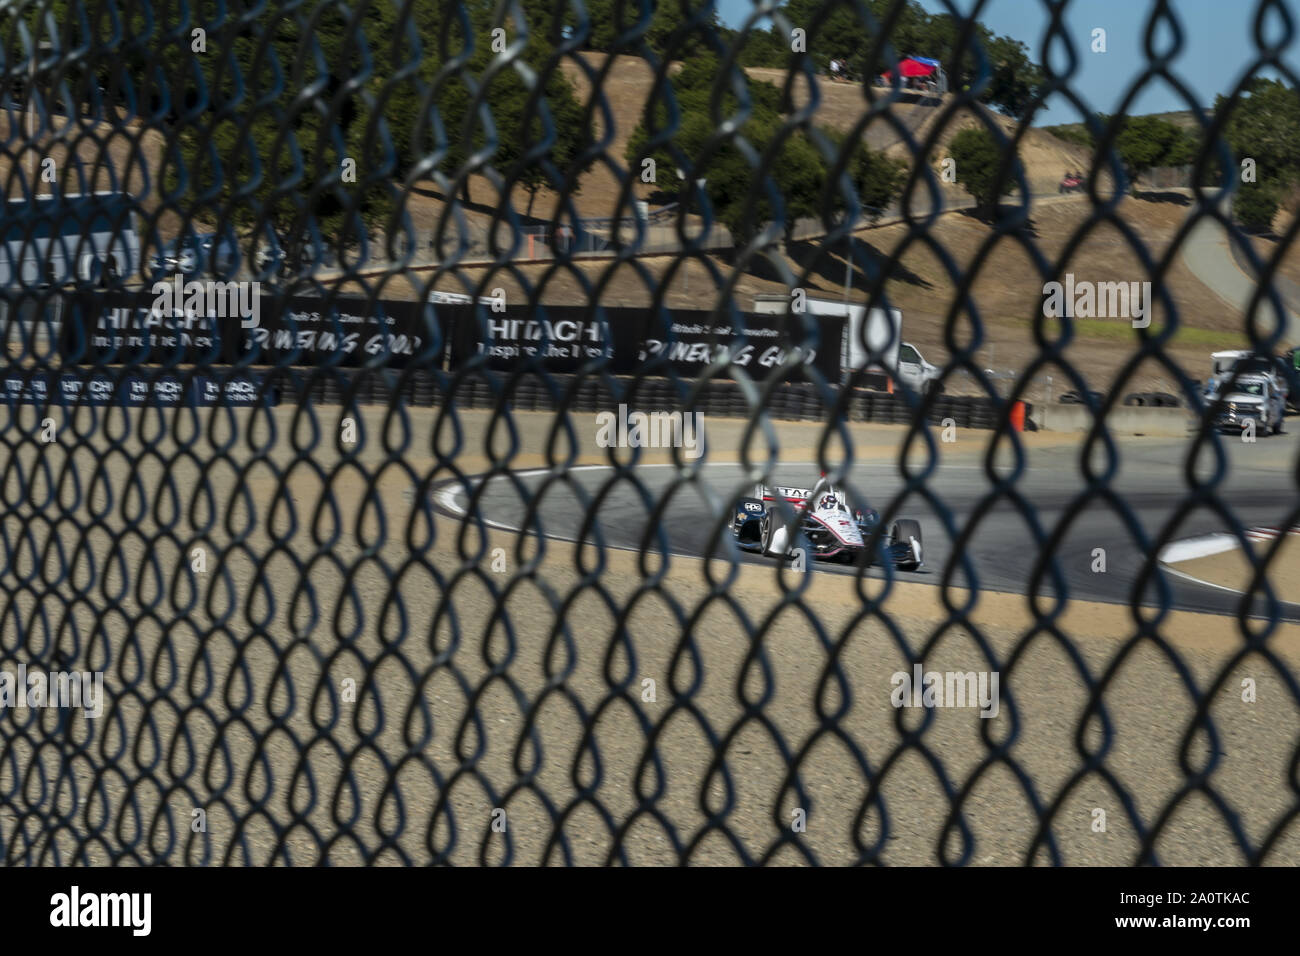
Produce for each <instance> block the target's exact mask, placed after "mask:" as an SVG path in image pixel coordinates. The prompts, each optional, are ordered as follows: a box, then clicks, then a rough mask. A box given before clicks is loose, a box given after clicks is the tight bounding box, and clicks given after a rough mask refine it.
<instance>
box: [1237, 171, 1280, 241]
mask: <svg viewBox="0 0 1300 956" xmlns="http://www.w3.org/2000/svg"><path fill="white" fill-rule="evenodd" d="M1278 205H1279V190H1278V189H1277V188H1276V187H1275V186H1273V185H1271V184H1268V183H1258V182H1254V183H1243V184H1242V186H1241V189H1240V190H1239V191H1238V192H1237V195H1236V196H1235V197H1234V198H1233V201H1232V214H1233V216H1234V217H1235V218H1236V220H1237V221H1238V222H1239V223H1241V224H1242V225H1243V226H1245V227H1246V228H1247V229H1250V230H1252V231H1255V232H1271V231H1272V229H1273V217H1274V216H1276V215H1277V207H1278Z"/></svg>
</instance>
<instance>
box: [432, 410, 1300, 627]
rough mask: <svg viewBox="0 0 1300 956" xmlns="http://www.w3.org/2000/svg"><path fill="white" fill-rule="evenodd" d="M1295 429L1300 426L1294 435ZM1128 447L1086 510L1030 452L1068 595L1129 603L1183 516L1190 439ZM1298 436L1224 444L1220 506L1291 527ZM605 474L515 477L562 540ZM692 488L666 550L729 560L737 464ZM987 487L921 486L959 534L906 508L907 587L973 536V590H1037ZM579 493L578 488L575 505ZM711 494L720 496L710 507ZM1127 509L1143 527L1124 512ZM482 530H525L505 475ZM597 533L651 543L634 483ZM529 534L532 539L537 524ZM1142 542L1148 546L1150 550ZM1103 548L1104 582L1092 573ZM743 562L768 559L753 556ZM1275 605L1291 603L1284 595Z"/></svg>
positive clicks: (1251, 522)
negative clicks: (913, 528) (915, 534)
mask: <svg viewBox="0 0 1300 956" xmlns="http://www.w3.org/2000/svg"><path fill="white" fill-rule="evenodd" d="M1292 427H1293V430H1294V431H1296V432H1300V426H1294V425H1293V426H1292ZM1120 441H1121V445H1120V453H1119V457H1120V462H1121V465H1120V469H1119V472H1118V474H1117V476H1116V478H1115V480H1114V481H1113V482H1112V483H1111V485H1110V488H1111V489H1112V490H1113V492H1114V499H1115V501H1114V502H1112V501H1109V500H1107V499H1106V497H1105V496H1104V495H1101V494H1094V495H1092V496H1091V500H1088V496H1086V495H1085V493H1084V486H1083V479H1082V477H1081V469H1080V462H1079V454H1080V453H1079V451H1078V450H1077V448H1075V449H1052V450H1050V451H1049V450H1036V451H1035V452H1033V453H1032V454H1033V457H1032V458H1031V459H1030V467H1029V468H1028V469H1027V471H1026V473H1025V474H1024V475H1022V476H1021V478H1020V479H1019V480H1018V481H1016V483H1015V485H1014V489H1015V492H1016V494H1018V495H1020V496H1022V498H1023V502H1024V504H1025V506H1026V509H1027V512H1028V514H1029V515H1030V516H1031V517H1032V518H1034V519H1035V520H1036V521H1037V522H1038V525H1039V529H1040V531H1039V533H1040V534H1041V535H1043V536H1044V539H1046V538H1047V537H1050V536H1051V535H1053V534H1057V533H1058V532H1062V529H1064V531H1063V538H1062V540H1061V541H1060V542H1059V544H1058V545H1057V546H1056V547H1055V549H1054V552H1055V555H1056V568H1057V570H1058V571H1059V574H1060V575H1061V577H1062V579H1063V580H1064V582H1065V590H1066V593H1067V595H1068V596H1069V597H1070V598H1076V599H1085V600H1096V601H1106V602H1112V603H1121V604H1127V603H1129V600H1130V597H1131V594H1132V589H1133V587H1134V586H1135V583H1136V581H1137V579H1138V577H1139V576H1140V574H1141V573H1142V571H1143V568H1144V567H1145V566H1146V565H1147V564H1148V562H1149V560H1150V559H1149V553H1150V547H1151V545H1152V544H1153V543H1154V542H1155V541H1156V540H1157V539H1158V538H1159V537H1160V536H1161V535H1162V534H1163V533H1164V531H1165V529H1166V526H1167V525H1168V523H1169V522H1170V521H1171V520H1173V518H1174V516H1175V514H1176V513H1177V511H1178V509H1180V508H1182V507H1183V506H1184V502H1185V501H1186V499H1187V481H1186V478H1185V476H1184V474H1183V472H1184V469H1185V459H1186V457H1187V454H1188V450H1189V448H1190V444H1189V442H1190V439H1188V440H1183V439H1169V438H1127V439H1122V440H1120ZM1297 443H1298V438H1297V434H1286V435H1281V436H1273V437H1267V438H1260V439H1259V440H1258V441H1256V442H1255V443H1254V444H1247V443H1244V442H1242V441H1240V440H1239V439H1236V438H1232V437H1229V436H1225V437H1224V438H1223V440H1222V447H1223V448H1224V450H1225V455H1226V458H1225V461H1226V462H1227V464H1228V472H1227V475H1226V477H1225V479H1224V481H1223V482H1222V484H1221V486H1220V489H1219V490H1220V497H1221V499H1222V500H1223V501H1224V502H1226V503H1227V504H1228V505H1229V506H1230V507H1231V509H1232V511H1233V513H1234V514H1235V516H1236V517H1237V518H1238V519H1239V520H1240V521H1241V522H1242V523H1243V525H1244V526H1246V527H1253V526H1261V525H1265V526H1269V525H1279V524H1281V523H1283V522H1285V521H1286V520H1287V518H1288V515H1289V511H1290V510H1291V509H1292V508H1294V507H1295V505H1296V501H1297V495H1296V488H1297V479H1296V476H1295V471H1294V461H1295V457H1296V450H1297ZM1202 460H1203V463H1204V466H1205V470H1203V471H1202V472H1201V474H1202V476H1203V477H1205V476H1208V475H1209V474H1211V468H1212V465H1213V454H1212V453H1211V452H1209V451H1208V450H1207V451H1206V453H1205V454H1204V455H1203V456H1202ZM611 474H612V471H611V469H610V468H608V467H605V466H595V467H592V466H588V467H583V468H579V469H575V470H574V471H573V472H572V473H571V476H570V481H569V482H562V481H555V480H553V478H552V476H551V473H550V472H547V471H544V470H543V471H532V472H521V473H519V474H518V476H517V477H519V478H520V480H521V481H522V483H523V486H524V487H525V488H527V489H528V497H529V498H530V499H531V498H532V497H533V496H535V495H536V494H537V490H538V489H539V488H541V487H542V486H543V485H544V484H546V483H547V481H548V478H551V481H550V483H549V485H548V486H547V489H546V491H545V494H544V496H543V499H542V505H541V507H540V509H539V515H540V525H541V527H540V530H541V531H542V533H544V534H546V535H548V536H552V537H556V538H561V539H565V540H575V539H576V538H578V537H580V536H581V537H584V538H590V537H591V535H590V534H581V535H580V532H581V530H582V525H583V521H584V520H586V518H587V514H588V512H589V510H590V504H589V503H590V502H591V500H592V499H593V498H594V497H595V495H596V494H597V493H598V492H599V491H600V489H601V488H602V486H604V485H605V484H606V483H607V482H608V481H609V480H610V477H611ZM676 474H677V473H676V471H675V469H674V468H673V467H672V466H665V465H642V466H638V469H637V477H638V479H639V480H640V481H641V482H642V484H643V485H644V487H645V489H646V490H647V491H648V493H649V495H650V498H651V499H652V502H657V501H658V500H659V499H660V498H661V497H662V492H663V490H664V489H665V488H666V486H667V485H668V484H670V483H671V482H672V481H674V479H675V475H676ZM701 474H702V477H701V479H700V480H699V481H698V482H691V483H688V484H683V486H682V487H681V488H680V489H679V490H678V492H677V493H676V495H674V497H673V500H672V502H671V504H670V505H669V506H668V508H667V509H666V512H665V518H664V520H663V521H662V522H661V528H662V534H663V536H664V540H665V541H666V544H667V547H668V548H669V549H670V550H671V551H673V552H675V553H680V554H688V555H702V554H713V555H719V556H725V555H726V554H727V553H729V550H728V549H729V545H728V544H727V542H726V541H725V540H721V541H720V540H718V539H717V538H716V537H714V534H715V531H716V519H717V515H718V514H719V509H721V508H722V507H724V506H725V505H726V503H727V502H729V501H731V500H734V498H735V497H736V496H737V495H743V494H748V491H747V490H746V489H747V488H748V487H749V483H748V482H747V481H746V480H745V479H744V477H743V472H742V471H741V469H740V467H739V466H738V465H736V464H733V463H728V462H725V461H719V462H713V463H708V464H707V465H706V466H705V468H704V469H703V471H702V473H701ZM816 478H817V466H816V465H814V464H811V463H808V464H802V463H799V462H794V463H790V464H786V463H784V462H783V463H781V464H780V465H779V466H778V467H777V469H776V470H775V472H774V474H773V476H772V480H773V483H776V484H790V485H796V486H801V487H810V486H811V485H812V484H814V483H815V481H816ZM850 481H851V483H852V484H853V485H855V486H856V487H857V488H858V489H860V490H862V491H864V492H865V493H866V495H867V496H868V499H869V502H870V504H871V505H872V506H873V507H876V508H878V509H879V510H880V511H881V512H882V513H884V512H885V511H886V509H887V508H888V507H889V506H890V505H891V504H892V503H893V502H894V500H895V499H896V498H897V496H898V495H899V494H900V493H901V492H902V490H903V487H904V481H903V479H902V478H901V477H900V475H899V470H898V464H897V462H896V461H872V462H862V463H859V464H857V465H855V466H854V467H853V469H852V471H851V474H850ZM990 487H991V486H990V481H989V478H988V476H987V474H986V473H985V471H984V467H983V466H982V465H981V464H979V463H978V459H975V458H966V459H958V460H956V461H953V462H945V463H943V464H941V465H940V467H939V468H938V470H937V471H936V473H935V475H934V476H933V478H932V479H931V480H930V481H928V482H927V489H928V491H930V492H932V493H933V494H934V495H935V497H936V498H937V499H938V500H939V501H940V502H941V503H942V504H943V505H944V506H945V507H946V508H948V509H950V510H951V518H952V521H953V529H954V530H955V532H956V534H955V535H954V534H953V533H950V532H949V531H948V529H947V528H946V527H945V522H944V520H943V518H942V517H941V516H940V514H939V513H938V512H937V511H936V510H935V509H934V508H932V507H931V506H930V504H929V503H928V502H927V501H926V500H925V499H924V498H923V497H921V496H920V495H919V494H913V495H912V496H911V497H910V498H909V499H908V500H907V501H906V503H905V504H904V506H902V507H900V508H899V510H898V513H897V516H898V517H915V518H918V519H919V520H920V522H921V527H922V533H923V535H924V543H925V557H926V568H924V569H923V570H922V571H920V572H917V573H914V574H907V573H903V574H900V579H901V580H915V581H922V582H928V583H934V584H938V583H940V581H941V580H942V579H943V576H944V575H945V573H948V572H947V568H948V566H949V563H950V562H951V561H952V559H953V557H954V551H955V540H956V537H957V536H960V535H961V534H962V533H963V532H967V531H968V529H970V530H969V540H968V542H967V544H966V546H965V548H964V551H965V553H966V555H967V556H968V557H969V558H970V559H971V561H972V562H973V566H974V572H975V575H976V579H977V583H978V585H979V587H980V588H982V589H989V590H994V591H1009V592H1017V593H1024V592H1028V591H1030V590H1031V589H1032V588H1031V585H1032V582H1033V580H1034V572H1035V567H1036V565H1037V564H1038V563H1039V561H1040V559H1041V556H1042V554H1043V552H1044V551H1045V550H1048V549H1046V548H1040V547H1039V546H1037V545H1036V544H1035V540H1036V538H1035V533H1034V531H1033V529H1032V527H1031V525H1030V523H1029V521H1028V520H1027V519H1026V516H1025V513H1024V512H1022V511H1021V510H1020V509H1019V508H1017V506H1016V505H1015V504H1014V503H1013V502H1012V500H1011V498H1010V496H1009V495H1002V496H1000V497H997V498H993V499H990ZM575 488H576V489H580V490H581V497H580V495H579V493H578V492H577V491H575ZM706 495H708V496H711V497H712V498H713V503H712V504H710V503H709V502H708V501H707V500H706V497H705V496H706ZM453 500H454V502H455V507H453V508H451V510H452V511H456V510H459V509H460V508H463V507H464V506H465V500H466V499H465V495H464V493H463V492H458V491H457V489H456V488H455V487H454V486H446V487H445V488H444V491H443V494H442V496H441V502H442V504H443V505H444V506H446V505H448V504H450V503H451V502H452V501H453ZM1080 501H1087V503H1086V504H1085V505H1084V507H1083V510H1082V511H1080V512H1079V513H1078V514H1077V515H1076V516H1075V517H1074V519H1073V521H1072V522H1070V523H1069V525H1068V526H1067V525H1066V521H1067V515H1068V513H1069V512H1070V510H1071V508H1073V507H1075V506H1076V505H1077V504H1078V503H1079V502H1080ZM1121 507H1127V508H1128V509H1129V510H1130V511H1131V517H1132V519H1133V520H1135V521H1136V525H1134V524H1132V523H1131V522H1130V519H1129V518H1128V517H1126V516H1125V515H1123V514H1122V512H1121V510H1120V508H1121ZM480 508H481V515H482V517H483V518H484V519H486V520H488V521H490V522H492V523H494V524H496V525H498V526H502V527H507V528H509V529H511V530H517V529H519V528H520V527H521V526H522V525H523V524H524V523H525V515H526V511H527V509H526V502H525V501H524V500H523V498H522V497H521V494H520V492H519V491H518V490H516V488H515V487H514V486H513V484H512V483H511V482H509V481H507V480H506V479H504V478H497V479H493V480H492V481H491V482H490V483H489V486H488V488H487V489H486V490H485V491H484V492H483V495H482V497H481V502H480ZM595 514H596V517H597V519H598V521H599V533H600V535H601V536H602V538H603V540H604V542H605V543H606V544H607V545H612V546H614V547H619V548H627V549H630V550H639V549H640V548H641V542H642V539H643V537H644V536H645V534H646V530H647V525H648V516H649V507H648V506H647V505H645V504H643V503H642V497H641V495H640V494H639V493H638V492H637V491H636V490H635V489H634V487H633V486H632V485H631V484H630V483H628V482H620V483H619V484H618V485H617V486H616V487H615V488H614V489H613V490H611V491H610V492H609V493H608V494H607V495H606V496H605V498H604V499H603V501H602V502H601V504H600V506H599V508H598V509H597V510H596V512H595ZM530 530H532V531H536V530H538V529H537V528H536V527H535V526H534V527H531V528H530ZM1229 530H1231V528H1230V527H1229V526H1228V525H1227V524H1225V522H1224V521H1223V519H1222V518H1221V517H1220V516H1219V515H1218V514H1216V513H1215V512H1213V511H1210V510H1209V509H1207V508H1203V507H1202V508H1198V509H1196V510H1195V511H1193V512H1191V513H1189V514H1188V515H1186V516H1185V518H1184V519H1183V520H1182V522H1181V524H1180V525H1178V527H1177V529H1176V530H1175V531H1174V533H1173V534H1172V535H1170V537H1169V540H1178V539H1182V538H1187V537H1191V536H1195V535H1200V534H1207V533H1211V532H1215V531H1229ZM1142 536H1145V542H1146V544H1145V545H1144V544H1143V543H1142ZM1096 549H1103V551H1104V560H1105V571H1104V572H1097V571H1094V570H1093V568H1094V565H1095V564H1099V559H1100V558H1101V557H1102V554H1100V553H1098V552H1097V551H1096ZM740 559H741V560H745V561H763V560H765V559H763V558H761V557H759V556H756V555H750V554H742V555H741V558H740ZM817 567H818V569H819V570H820V571H824V572H829V573H850V574H851V573H854V572H855V569H854V568H853V567H851V566H846V565H839V564H833V563H829V562H820V563H818V565H817ZM871 573H872V574H873V575H876V576H883V573H884V572H883V571H882V570H880V569H878V568H873V569H872V571H871ZM954 573H955V574H956V575H957V576H956V577H954V578H953V583H954V584H957V585H965V584H967V583H968V582H967V581H966V579H965V577H964V575H963V573H962V571H961V568H960V564H959V565H958V567H957V568H956V569H954ZM1044 574H1045V575H1046V576H1045V577H1044V578H1043V580H1042V581H1041V584H1040V586H1039V587H1038V588H1037V590H1039V591H1040V592H1041V593H1044V594H1053V593H1055V589H1054V588H1053V586H1052V578H1051V574H1052V571H1051V568H1050V566H1049V567H1048V568H1046V569H1044ZM1163 578H1164V580H1165V581H1166V582H1167V584H1168V586H1169V588H1170V595H1171V599H1172V604H1173V606H1175V607H1177V608H1179V609H1182V610H1191V611H1208V612H1214V613H1219V614H1235V613H1236V612H1237V609H1238V607H1239V605H1240V601H1241V597H1240V595H1238V594H1237V593H1235V592H1232V591H1228V590H1224V589H1220V588H1215V587H1212V586H1208V585H1204V584H1201V583H1198V582H1196V581H1193V580H1189V579H1187V578H1183V577H1179V576H1177V575H1174V574H1164V575H1163ZM1157 587H1158V585H1157V584H1155V583H1151V584H1150V585H1149V586H1148V588H1147V589H1146V591H1145V592H1144V595H1143V598H1144V603H1150V604H1159V603H1161V601H1160V597H1159V592H1158V591H1157V590H1156V588H1157ZM1278 597H1279V598H1282V597H1285V595H1279V596H1278ZM1253 613H1257V614H1267V613H1268V611H1267V607H1266V605H1265V603H1264V599H1263V598H1262V596H1261V597H1259V598H1257V600H1256V602H1255V604H1254V607H1253ZM1280 613H1281V615H1282V616H1283V617H1285V618H1286V619H1288V620H1300V605H1294V604H1286V605H1284V606H1282V607H1281V608H1280Z"/></svg>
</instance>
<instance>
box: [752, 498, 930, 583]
mask: <svg viewBox="0 0 1300 956" xmlns="http://www.w3.org/2000/svg"><path fill="white" fill-rule="evenodd" d="M778 498H781V499H784V500H785V501H788V502H789V503H790V504H791V505H792V506H793V507H794V509H795V512H796V513H797V514H798V515H799V517H800V521H801V530H802V532H803V536H804V537H806V538H807V539H808V543H809V544H810V545H811V546H812V557H814V558H826V559H830V558H836V559H839V560H844V561H856V560H857V556H858V555H859V554H860V553H862V552H863V551H865V550H866V549H867V541H868V540H869V539H870V538H871V535H872V534H873V533H874V532H875V530H876V528H877V526H878V525H879V524H880V514H879V513H878V512H877V511H876V510H875V509H874V508H865V507H864V508H854V509H850V507H849V504H848V498H847V496H846V495H845V494H844V493H843V492H842V491H841V490H840V489H838V488H836V487H834V486H833V485H831V484H830V483H829V482H828V481H826V479H824V478H823V479H822V480H821V481H819V482H818V483H817V485H816V487H814V488H812V489H811V490H810V489H807V488H787V487H781V486H777V487H774V488H767V487H764V486H763V485H759V486H757V487H756V488H755V489H754V497H752V498H742V499H740V501H739V502H738V503H737V507H736V515H735V517H734V518H733V519H732V523H731V532H732V535H733V536H734V537H735V539H736V543H737V544H738V545H740V547H742V548H744V549H746V550H747V551H759V552H761V553H763V554H768V555H772V556H774V557H789V556H791V555H793V554H795V550H796V549H797V548H799V547H801V546H802V544H801V541H800V536H799V535H798V534H795V535H794V536H793V538H792V536H791V534H790V531H789V529H787V528H786V526H785V519H784V517H783V516H782V514H781V511H780V509H779V508H777V507H776V501H777V500H778ZM884 550H885V555H886V556H887V557H888V558H889V559H890V560H891V561H892V562H893V564H894V567H896V568H899V569H901V570H904V571H915V570H917V569H918V568H920V567H921V564H922V557H921V525H920V524H919V523H918V522H916V521H914V520H912V519H910V518H900V519H898V520H897V521H895V522H894V526H893V527H892V528H891V529H890V533H889V535H888V536H887V537H886V539H885V543H884ZM874 558H875V555H868V563H871V562H872V561H873V560H874Z"/></svg>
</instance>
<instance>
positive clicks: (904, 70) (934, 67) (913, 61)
mask: <svg viewBox="0 0 1300 956" xmlns="http://www.w3.org/2000/svg"><path fill="white" fill-rule="evenodd" d="M898 72H899V73H901V74H902V75H903V76H906V77H913V76H932V75H933V74H935V73H937V72H939V61H938V60H932V59H930V58H929V57H928V56H909V57H906V58H905V59H903V60H900V61H899V63H898ZM880 75H881V76H883V77H885V78H886V79H889V78H891V77H892V76H893V75H894V71H893V70H886V71H885V72H884V73H882V74H880Z"/></svg>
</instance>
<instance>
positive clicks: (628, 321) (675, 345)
mask: <svg viewBox="0 0 1300 956" xmlns="http://www.w3.org/2000/svg"><path fill="white" fill-rule="evenodd" d="M603 311H604V315H605V319H606V324H605V325H602V324H601V323H600V322H599V321H598V320H597V319H595V318H594V317H593V316H592V315H591V314H590V313H589V312H588V310H586V309H584V308H581V307H552V306H548V307H546V309H545V316H544V317H541V318H538V317H536V316H534V315H532V314H531V313H530V312H526V311H524V310H513V309H506V311H504V312H495V313H494V312H492V311H491V309H490V307H488V306H486V305H485V306H483V307H482V308H481V310H479V311H478V312H477V314H476V310H475V309H474V308H473V307H470V306H457V307H455V312H454V316H455V318H454V320H453V328H454V331H453V337H452V352H451V361H452V365H453V367H454V366H456V365H459V364H463V363H464V362H466V361H468V360H469V359H470V358H473V357H474V356H480V355H481V356H486V359H487V367H488V368H490V369H494V370H498V371H512V370H514V369H517V368H519V367H520V365H521V364H522V363H524V362H527V361H529V360H532V361H533V364H534V365H540V366H541V367H542V368H544V369H545V370H546V371H548V372H576V371H577V370H578V368H579V367H580V366H581V365H582V364H583V363H585V362H588V361H591V360H592V359H599V358H600V357H601V356H602V355H605V356H608V358H609V363H610V364H609V369H610V371H611V372H613V373H614V374H615V375H630V374H633V373H636V372H639V371H641V370H642V369H643V368H644V367H645V364H646V363H647V362H648V361H650V360H651V359H652V358H653V357H655V356H665V357H666V359H667V363H668V365H669V366H671V368H672V369H673V370H674V371H675V372H676V373H677V374H679V375H681V376H683V377H687V378H694V377H697V376H699V375H700V374H702V373H703V372H704V371H705V369H707V368H708V366H709V365H710V364H711V363H712V362H713V360H714V359H715V358H716V357H718V356H719V355H722V354H727V353H730V354H731V355H732V356H733V361H734V362H735V363H736V364H737V365H739V366H741V367H743V368H744V369H745V370H746V371H747V372H748V373H749V375H751V376H752V377H754V378H755V379H765V378H767V377H768V375H770V374H771V371H772V369H774V368H776V367H777V366H778V365H780V364H781V362H783V361H785V360H786V358H787V356H788V355H789V354H790V350H791V348H792V346H791V337H790V334H789V329H790V328H791V327H792V324H791V320H790V318H789V317H788V316H786V315H759V314H747V315H746V316H745V317H744V322H745V336H744V339H743V340H742V338H741V336H740V334H739V332H738V330H737V329H736V328H735V327H734V326H733V325H731V324H730V323H729V322H728V321H727V320H726V319H717V318H715V319H712V320H710V317H709V313H708V312H706V311H704V310H702V309H699V310H684V309H676V310H673V312H672V313H671V316H672V320H671V323H670V325H669V328H668V329H665V328H664V326H663V323H662V322H653V321H652V313H650V312H649V311H648V310H646V309H628V308H607V309H605V310H603ZM810 318H813V320H814V321H816V322H817V323H818V327H819V331H820V333H821V344H820V345H819V347H818V348H816V349H815V350H808V354H807V355H806V356H805V361H806V362H807V363H808V364H811V365H814V366H815V367H816V368H817V369H818V370H819V371H820V372H821V373H822V375H824V376H825V377H826V378H828V379H829V380H831V381H838V380H839V377H840V344H841V340H842V338H843V335H844V319H843V318H840V317H832V316H815V317H810ZM793 327H794V328H796V329H797V328H798V325H793ZM660 368H661V369H663V370H664V372H666V371H667V368H665V367H664V366H660ZM786 377H787V378H789V379H791V380H800V379H801V378H802V374H801V372H800V371H799V370H798V369H797V368H791V369H790V370H788V371H787V373H786Z"/></svg>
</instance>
